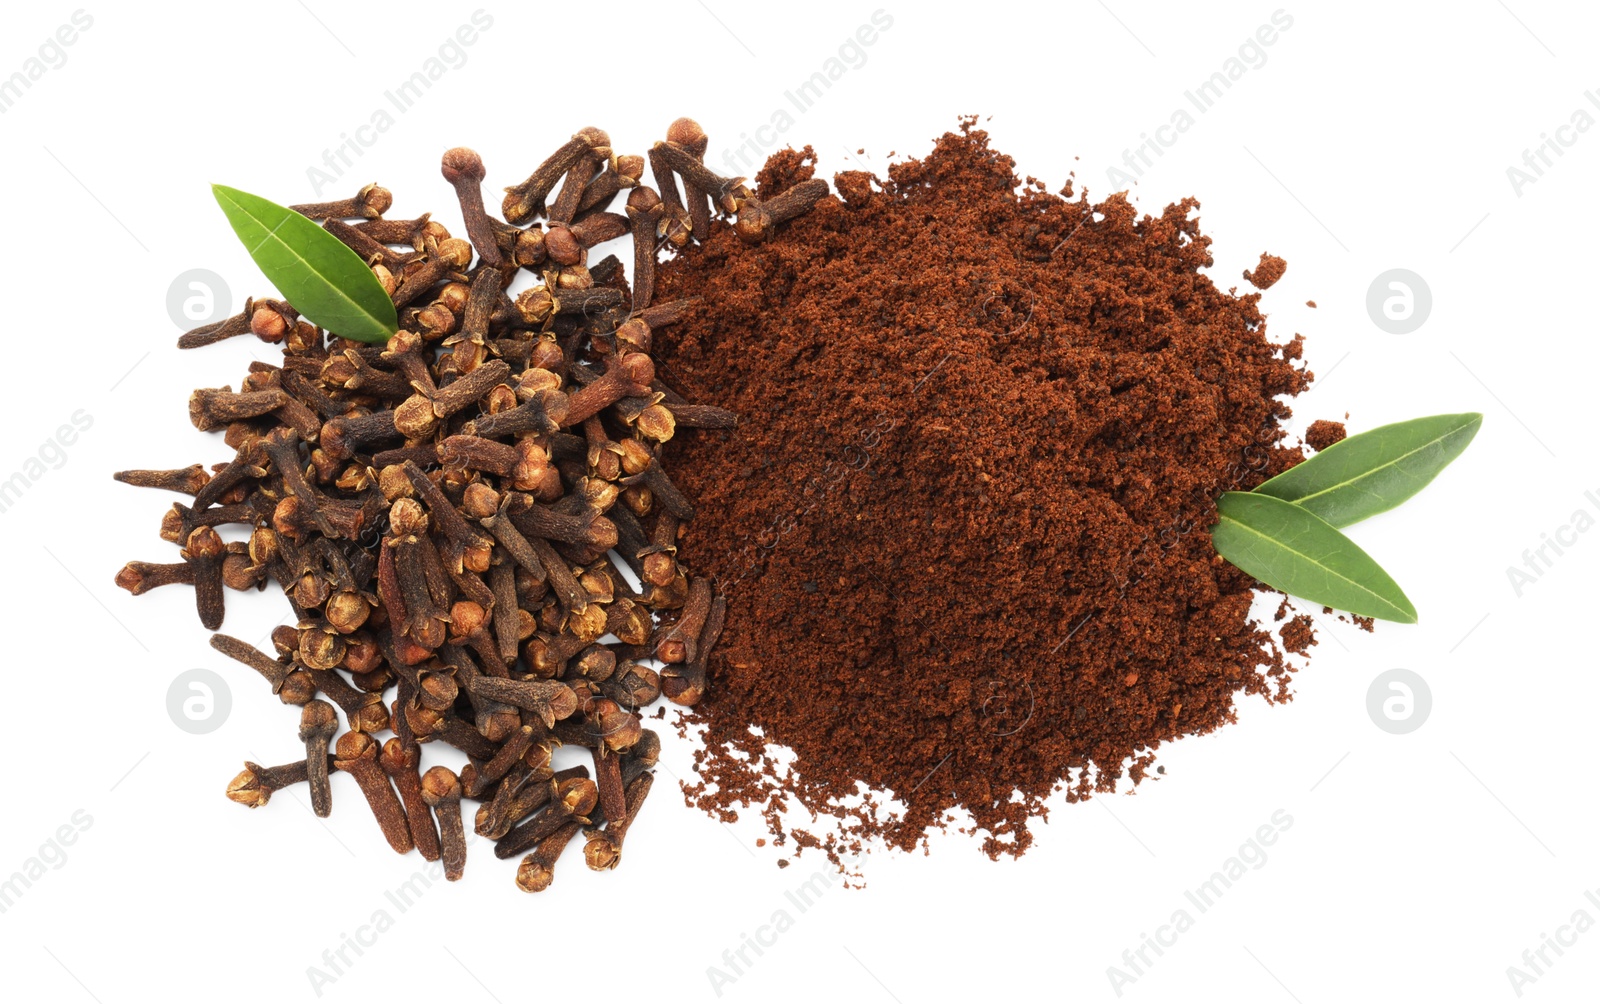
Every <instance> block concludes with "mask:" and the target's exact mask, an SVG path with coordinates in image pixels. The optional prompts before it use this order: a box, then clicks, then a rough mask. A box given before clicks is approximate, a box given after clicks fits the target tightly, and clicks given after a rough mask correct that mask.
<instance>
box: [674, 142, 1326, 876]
mask: <svg viewBox="0 0 1600 1004" xmlns="http://www.w3.org/2000/svg"><path fill="white" fill-rule="evenodd" d="M813 164H814V157H813V156H812V154H811V151H810V149H809V148H807V149H806V150H804V151H800V152H795V151H784V152H782V153H779V154H777V155H775V156H774V157H773V158H772V159H771V160H770V161H769V162H768V163H767V165H766V167H765V169H764V170H763V171H762V172H761V173H760V175H759V176H758V178H757V181H758V182H759V185H760V196H761V197H762V198H767V197H769V196H770V195H771V194H773V193H777V192H781V191H783V190H784V189H786V188H788V187H789V186H791V185H793V184H795V183H796V182H799V181H801V180H804V179H807V178H809V177H810V176H811V174H812V170H813ZM1013 169H1014V162H1013V161H1012V160H1011V159H1010V158H1009V157H1006V156H1004V155H1002V154H1000V153H998V152H996V151H994V150H992V149H991V148H990V146H989V142H988V137H987V135H986V134H985V133H984V132H983V131H981V130H979V129H977V128H975V127H974V125H973V121H972V120H964V121H963V122H962V128H961V130H960V131H959V132H955V133H951V134H947V135H945V136H943V137H941V138H940V139H939V140H938V141H937V143H936V145H935V147H934V149H933V151H932V153H931V154H930V155H929V156H927V157H926V158H925V159H922V160H912V161H906V162H903V163H899V164H896V165H894V166H893V167H891V168H889V177H888V178H887V179H879V178H875V177H871V176H869V175H868V174H866V173H862V172H845V173H843V174H840V175H838V176H836V178H835V179H834V184H835V187H836V189H837V191H838V193H839V198H833V197H827V198H824V199H823V200H822V202H821V203H819V204H818V205H817V207H816V209H815V210H814V211H813V212H811V213H810V214H808V215H806V216H804V217H802V218H800V219H798V220H796V221H795V222H793V223H792V224H789V225H786V226H785V227H783V228H781V229H780V231H779V233H778V234H777V235H776V236H775V237H773V238H772V239H771V240H769V241H767V242H765V243H763V244H760V245H758V246H756V247H746V246H743V245H741V243H740V242H739V240H738V238H737V237H736V236H735V234H734V233H733V231H732V229H731V228H729V227H726V226H722V227H720V228H718V229H716V230H715V231H714V232H713V233H712V234H710V235H709V239H708V240H707V241H706V242H705V243H704V244H703V245H702V246H699V247H692V248H690V249H687V250H686V251H684V252H683V253H681V255H680V256H679V257H677V258H676V259H675V260H672V261H669V262H667V263H665V264H664V265H663V267H662V268H661V270H660V275H659V279H658V282H659V285H658V290H659V293H658V295H659V296H660V297H662V298H663V299H675V298H678V297H691V296H698V297H701V298H702V299H701V301H700V305H699V308H698V310H697V311H696V312H695V313H694V314H693V315H692V316H691V317H688V318H686V319H685V320H684V321H683V322H682V323H680V324H678V325H677V326H675V327H674V328H672V329H670V330H668V331H665V332H663V333H662V336H661V338H660V341H659V343H658V352H657V357H658V359H659V360H660V362H659V366H660V369H661V375H662V379H663V380H664V382H665V383H666V384H668V385H670V386H672V387H673V388H675V389H676V390H678V391H681V392H682V393H684V394H685V395H687V396H689V397H690V398H691V399H693V400H696V401H705V402H709V403H714V404H717V405H720V406H722V407H724V408H729V409H732V410H733V411H735V412H737V413H738V415H739V420H740V421H739V426H738V428H737V429H734V430H729V431H725V432H712V433H708V434H706V435H703V436H698V437H680V438H678V439H674V440H673V441H672V443H671V444H669V452H670V453H671V454H673V455H674V456H673V457H672V466H673V470H674V471H681V472H683V474H682V486H683V487H684V489H685V490H686V491H687V492H688V493H689V494H690V496H691V497H693V498H694V499H695V500H696V503H697V505H698V507H699V515H698V516H697V517H696V519H695V520H694V521H693V522H691V523H689V524H688V525H687V526H686V528H685V530H684V540H683V543H684V545H685V546H686V547H691V546H692V548H693V552H694V553H695V554H696V555H697V556H700V557H701V559H702V561H703V562H704V563H705V565H706V566H707V567H709V570H710V571H711V572H712V573H714V574H715V575H716V576H717V577H718V581H719V585H720V587H721V589H722V590H723V591H725V592H726V594H727V597H728V610H727V619H726V625H727V626H726V630H725V633H724V635H723V644H722V646H721V648H720V649H719V650H718V651H717V653H716V654H715V655H714V656H713V658H712V663H711V677H712V679H711V686H710V689H709V692H708V697H707V700H706V702H705V703H703V704H702V705H701V706H700V707H698V708H697V709H695V712H694V713H693V717H692V719H691V721H693V722H695V723H698V724H699V725H702V726H703V727H704V728H705V730H706V739H707V748H706V749H705V751H704V752H703V753H702V754H701V757H700V762H699V764H698V766H699V769H700V774H701V781H700V782H699V783H698V784H696V785H693V786H686V793H687V794H688V795H689V797H690V799H691V801H692V802H695V803H697V804H699V805H700V806H701V807H703V808H705V809H707V810H708V811H711V812H713V813H716V814H719V815H721V816H723V817H724V818H731V817H732V815H734V814H735V811H736V810H737V809H738V808H739V807H741V806H744V805H753V806H757V807H759V809H760V811H762V812H763V813H765V814H766V816H767V818H768V820H769V823H770V824H771V826H772V829H773V831H774V832H775V833H776V834H777V840H778V842H779V843H785V842H786V841H789V840H793V841H795V842H796V843H797V844H798V845H799V846H802V847H804V846H816V845H820V846H822V847H823V848H824V849H825V850H826V851H828V853H830V854H832V855H835V856H836V859H837V855H838V854H840V853H841V852H844V851H846V850H849V849H852V848H854V847H858V846H860V845H862V844H863V843H864V842H867V841H870V840H871V839H872V838H881V839H882V840H884V841H886V842H887V843H888V844H889V845H891V846H895V847H899V848H904V849H910V848H913V847H915V846H917V845H918V844H919V843H921V842H922V841H924V840H925V838H926V834H927V833H928V831H929V829H930V828H932V827H943V826H946V825H952V824H954V825H960V826H972V827H974V828H975V829H976V830H977V831H979V832H981V833H982V835H983V838H984V841H985V842H984V848H985V850H986V852H987V853H988V854H989V855H990V856H998V855H999V854H1002V853H1009V854H1014V855H1016V854H1021V853H1022V852H1023V851H1024V850H1026V848H1027V847H1028V845H1029V843H1030V840H1031V837H1030V834H1029V831H1028V823H1029V820H1030V819H1032V818H1034V817H1036V816H1040V815H1042V814H1044V812H1045V810H1046V805H1047V800H1048V799H1050V798H1051V797H1052V796H1053V795H1054V794H1055V793H1056V792H1058V791H1062V790H1065V793H1066V797H1067V799H1068V800H1069V801H1070V800H1079V799H1084V798H1087V797H1089V796H1090V795H1091V794H1093V793H1094V792H1097V791H1109V790H1113V789H1114V788H1116V786H1117V785H1118V784H1119V782H1121V783H1124V785H1126V783H1127V782H1131V783H1137V782H1138V781H1140V780H1141V778H1143V777H1144V776H1145V775H1146V773H1147V771H1149V770H1150V768H1151V766H1152V764H1153V761H1154V750H1155V749H1156V747H1157V746H1158V744H1160V743H1162V742H1166V741H1170V740H1173V739H1176V738H1178V737H1180V736H1184V735H1196V734H1201V733H1206V732H1209V731H1211V730H1213V729H1215V728H1217V727H1218V726H1221V725H1223V724H1225V723H1227V722H1230V721H1232V720H1233V718H1234V708H1235V701H1236V700H1237V699H1238V698H1239V697H1240V695H1245V694H1250V695H1260V696H1261V697H1264V698H1266V699H1267V700H1269V701H1273V702H1281V701H1286V700H1288V699H1289V692H1288V675H1287V673H1288V667H1287V666H1286V664H1285V662H1284V660H1283V656H1282V651H1283V649H1284V648H1285V647H1287V648H1289V649H1290V650H1291V651H1293V650H1303V649H1304V648H1305V647H1306V646H1307V645H1308V644H1310V639H1309V637H1308V633H1309V626H1308V624H1307V623H1306V622H1304V621H1296V622H1293V623H1292V624H1291V625H1287V627H1289V628H1290V634H1291V638H1290V644H1289V645H1287V646H1281V645H1280V644H1279V643H1278V641H1277V639H1275V638H1274V636H1273V635H1272V634H1270V633H1268V632H1267V631H1266V630H1264V629H1262V628H1261V627H1258V626H1257V625H1256V624H1254V623H1253V622H1252V620H1251V619H1250V607H1251V600H1252V588H1253V580H1251V579H1250V578H1249V577H1248V576H1246V575H1244V574H1242V573H1241V572H1239V571H1237V570H1235V569H1233V568H1232V567H1231V566H1229V565H1227V564H1225V563H1224V562H1223V561H1222V560H1221V559H1220V558H1218V557H1217V556H1216V554H1215V553H1214V551H1213V550H1212V547H1211V543H1210V540H1209V537H1208V535H1207V533H1206V527H1208V526H1209V525H1210V524H1211V523H1212V522H1213V521H1214V510H1215V507H1214V500H1215V499H1216V497H1217V496H1218V495H1219V494H1220V493H1221V492H1223V491H1226V490H1229V489H1231V488H1240V489H1248V488H1250V487H1253V486H1254V485H1255V484H1257V483H1259V482H1260V481H1262V480H1264V479H1265V478H1266V477H1268V476H1270V475H1272V474H1275V473H1277V472H1278V471H1280V470H1282V469H1284V468H1286V467H1288V466H1290V465H1291V464H1292V463H1294V462H1296V461H1297V460H1298V459H1299V458H1300V453H1299V451H1298V450H1297V449H1294V448H1291V447H1289V446H1287V445H1285V444H1284V443H1283V442H1282V438H1283V433H1282V432H1281V431H1280V428H1279V425H1280V423H1281V422H1282V421H1283V420H1284V419H1285V418H1287V417H1288V415H1289V408H1288V407H1287V406H1286V405H1285V404H1284V403H1283V401H1281V400H1278V398H1279V397H1280V396H1292V395H1294V394H1297V393H1299V392H1300V391H1302V390H1304V389H1305V387H1306V386H1307V384H1308V381H1309V378H1310V374H1309V373H1307V372H1306V371H1305V370H1304V369H1303V367H1301V366H1298V365H1296V361H1297V360H1298V359H1299V356H1300V348H1301V343H1300V337H1299V336H1295V337H1294V338H1293V339H1291V340H1289V341H1287V342H1286V343H1283V344H1276V343H1273V342H1272V341H1269V340H1268V337H1267V331H1266V324H1265V321H1264V319H1263V317H1262V314H1261V312H1260V311H1259V309H1258V300H1259V299H1260V294H1259V293H1247V294H1243V295H1239V294H1236V293H1235V291H1233V290H1221V289H1218V288H1217V287H1216V286H1214V285H1213V284H1212V282H1211V280H1210V279H1209V278H1208V277H1207V276H1206V275H1204V274H1203V273H1202V272H1201V269H1202V268H1204V267H1206V266H1208V265H1210V264H1211V257H1210V254H1209V251H1208V248H1209V245H1210V243H1211V241H1210V238H1208V237H1206V236H1204V235H1203V234H1202V233H1201V232H1200V228H1199V225H1198V221H1197V219H1196V218H1195V216H1194V211H1195V210H1196V208H1197V206H1198V203H1197V202H1195V201H1194V200H1192V199H1189V200H1185V201H1183V202H1180V203H1178V204H1176V205H1173V206H1169V207H1168V208H1167V209H1166V210H1165V211H1164V212H1163V213H1162V214H1161V215H1160V216H1157V217H1150V216H1145V217H1143V218H1142V219H1141V218H1139V217H1138V215H1137V214H1136V212H1135V210H1134V208H1133V206H1132V205H1131V204H1130V203H1129V202H1127V201H1126V200H1125V199H1124V198H1122V197H1121V196H1113V197H1111V198H1109V199H1106V200H1105V201H1103V202H1100V203H1098V204H1091V203H1090V202H1089V201H1088V199H1087V197H1086V196H1084V195H1082V194H1078V195H1076V196H1075V195H1074V193H1073V190H1072V186H1071V184H1070V183H1069V184H1068V186H1067V188H1066V189H1065V190H1064V191H1063V192H1062V193H1061V194H1059V195H1057V194H1051V193H1049V192H1048V191H1047V190H1046V188H1045V186H1044V184H1043V183H1042V182H1037V181H1035V180H1034V179H1032V178H1029V179H1027V181H1026V183H1019V182H1018V179H1017V178H1016V176H1015V175H1014V173H1013ZM1260 271H1261V272H1262V273H1263V274H1262V275H1261V278H1262V279H1263V284H1268V283H1267V279H1268V278H1269V276H1270V278H1271V279H1275V278H1276V274H1273V273H1280V274H1281V271H1282V263H1281V261H1280V260H1277V259H1271V260H1268V259H1266V258H1264V259H1263V267H1262V269H1261V270H1260ZM769 743H771V744H777V745H780V746H783V747H787V748H788V749H790V750H792V751H793V753H794V760H793V762H792V764H791V763H786V764H784V765H783V766H780V765H779V761H778V759H776V758H774V757H773V756H771V755H770V753H769V750H768V748H767V747H768V744H769ZM1196 781H1198V779H1196ZM857 796H865V797H864V798H863V797H857ZM794 808H799V809H801V810H804V811H808V812H810V813H813V814H818V815H820V816H821V817H831V818H832V819H833V820H834V821H835V822H836V823H837V824H838V825H834V826H831V827H820V828H819V827H816V826H807V827H806V828H804V829H794V828H791V827H787V826H785V824H784V821H783V819H782V812H783V811H784V810H786V809H794ZM963 811H964V812H965V813H966V814H970V819H967V818H964V817H963V816H962V815H961V813H962V812H963ZM823 822H827V818H824V819H823ZM824 830H827V832H824Z"/></svg>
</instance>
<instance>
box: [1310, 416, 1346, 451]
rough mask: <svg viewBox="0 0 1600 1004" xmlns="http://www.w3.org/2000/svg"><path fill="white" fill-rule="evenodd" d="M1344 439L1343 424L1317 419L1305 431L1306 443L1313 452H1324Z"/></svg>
mask: <svg viewBox="0 0 1600 1004" xmlns="http://www.w3.org/2000/svg"><path fill="white" fill-rule="evenodd" d="M1344 437H1345V431H1344V423H1343V422H1332V421H1329V420H1328V419H1326V418H1319V419H1317V420H1316V421H1315V422H1312V423H1311V425H1310V426H1309V427H1307V429H1306V443H1307V444H1308V445H1309V446H1310V447H1311V448H1312V449H1313V450H1319V451H1320V450H1326V449H1327V448H1328V447H1330V446H1332V445H1333V444H1334V443H1337V442H1341V441H1342V440H1343V439H1344Z"/></svg>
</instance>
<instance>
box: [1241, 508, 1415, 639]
mask: <svg viewBox="0 0 1600 1004" xmlns="http://www.w3.org/2000/svg"><path fill="white" fill-rule="evenodd" d="M1217 516H1218V521H1217V525H1216V526H1213V527H1212V528H1211V543H1212V545H1213V546H1214V547H1216V549H1217V553H1218V554H1220V555H1222V556H1223V557H1224V558H1226V559H1228V561H1230V562H1232V563H1233V565H1234V567H1236V568H1238V569H1240V570H1241V571H1243V572H1246V573H1248V574H1250V575H1253V576H1255V577H1256V578H1257V579H1260V580H1261V581H1262V582H1264V583H1266V584H1267V585H1269V586H1271V587H1272V588H1274V589H1281V590H1283V591H1284V592H1286V593H1288V594H1290V595H1291V596H1299V597H1301V598H1303V599H1307V600H1310V601H1312V602H1313V603H1321V604H1323V605H1325V606H1330V607H1333V608H1335V609H1338V610H1348V611H1349V612H1351V613H1353V614H1360V615H1361V616H1363V617H1377V618H1380V619H1382V620H1386V621H1399V622H1400V623H1402V624H1415V623H1416V622H1417V609H1416V607H1413V606H1412V605H1411V601H1410V600H1408V599H1406V594H1405V593H1404V592H1402V591H1401V589H1400V587H1399V586H1397V585H1395V581H1394V580H1393V579H1391V578H1389V573H1387V572H1385V571H1384V570H1383V569H1382V568H1380V567H1379V566H1378V563H1377V562H1376V561H1373V560H1372V558H1371V557H1369V556H1368V555H1367V552H1365V551H1363V550H1362V549H1361V548H1359V547H1357V546H1356V544H1355V542H1354V541H1352V540H1351V539H1350V538H1349V537H1346V536H1345V535H1344V534H1342V533H1340V532H1339V531H1338V530H1335V529H1334V528H1333V527H1331V526H1329V525H1328V524H1327V523H1326V522H1324V521H1323V520H1321V519H1318V518H1317V517H1316V516H1315V515H1313V514H1312V513H1310V512H1308V511H1307V510H1305V509H1302V508H1300V507H1299V506H1297V505H1294V504H1293V503H1290V502H1285V501H1283V500H1282V499H1278V498H1274V497H1273V496H1271V495H1257V494H1255V493H1254V492H1227V493H1226V494H1224V495H1223V496H1222V498H1220V499H1218V500H1217Z"/></svg>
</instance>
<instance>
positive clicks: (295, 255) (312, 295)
mask: <svg viewBox="0 0 1600 1004" xmlns="http://www.w3.org/2000/svg"><path fill="white" fill-rule="evenodd" d="M211 194H213V195H215V196H216V198H217V205H219V206H221V207H222V211H223V212H224V213H226V214H227V216H228V222H229V223H230V224H232V225H233V232H234V233H235V234H237V235H238V236H239V240H240V241H242V242H243V243H244V246H245V249H246V250H248V251H249V252H250V257H251V258H254V259H255V262H256V264H257V265H259V266H261V271H262V272H264V273H266V276H267V278H268V279H269V280H270V281H271V282H272V284H273V285H274V286H276V287H278V292H279V293H281V294H283V297H284V298H285V299H286V300H288V301H289V302H290V303H292V304H293V305H294V308H295V309H296V310H298V311H299V312H300V314H301V316H302V317H304V318H305V319H306V320H308V321H310V322H311V323H313V324H315V325H317V326H318V327H322V328H326V329H327V330H328V331H330V332H332V333H333V334H336V335H339V336H341V337H344V338H354V339H356V340H357V341H362V342H384V341H388V339H389V336H390V335H392V334H394V333H395V331H396V330H398V328H399V322H398V319H397V318H396V316H395V312H394V303H393V301H391V300H390V299H389V294H388V293H385V292H384V291H383V286H382V285H381V284H379V282H378V278H377V276H375V275H373V274H372V270H371V269H369V268H368V267H367V265H366V263H365V262H363V261H362V260H361V257H360V256H359V255H357V254H356V253H355V252H354V251H352V250H350V249H349V248H348V247H346V246H345V245H344V244H343V243H341V242H340V241H339V239H338V238H337V237H335V236H333V235H332V234H330V233H328V232H327V231H326V230H324V229H322V228H321V227H319V226H317V224H316V223H314V222H312V221H311V220H310V219H307V218H306V217H304V216H302V215H300V214H299V213H297V212H295V211H294V210H292V209H287V208H285V207H283V206H280V205H278V204H277V203H275V202H269V201H267V200H266V199H263V198H261V197H260V196H258V195H251V194H250V193H249V192H241V191H239V190H238V189H237V188H229V187H228V186H226V185H212V186H211Z"/></svg>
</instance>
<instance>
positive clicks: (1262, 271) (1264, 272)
mask: <svg viewBox="0 0 1600 1004" xmlns="http://www.w3.org/2000/svg"><path fill="white" fill-rule="evenodd" d="M1288 267H1289V263H1288V262H1286V261H1284V260H1283V259H1282V258H1279V257H1278V256H1277V255H1270V254H1267V253H1266V252H1265V251H1263V252H1262V253H1261V262H1260V263H1259V264H1258V265H1256V270H1255V271H1254V272H1251V271H1249V270H1248V269H1247V270H1246V271H1245V273H1244V278H1245V281H1246V282H1248V283H1249V284H1250V285H1252V286H1254V287H1255V288H1257V289H1271V288H1272V285H1273V284H1274V283H1276V282H1277V281H1278V280H1279V279H1282V278H1283V272H1284V270H1285V269H1287V268H1288Z"/></svg>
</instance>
